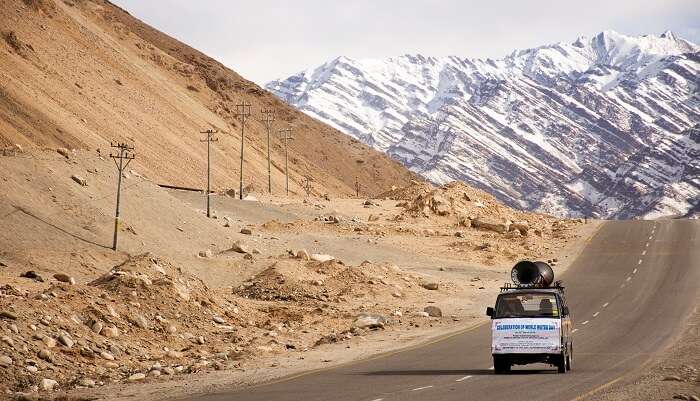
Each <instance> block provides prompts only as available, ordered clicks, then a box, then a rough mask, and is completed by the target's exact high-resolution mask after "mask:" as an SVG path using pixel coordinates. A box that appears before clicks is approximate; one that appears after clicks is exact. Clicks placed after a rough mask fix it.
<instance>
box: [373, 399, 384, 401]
mask: <svg viewBox="0 0 700 401" xmlns="http://www.w3.org/2000/svg"><path fill="white" fill-rule="evenodd" d="M383 399H384V398H375V399H373V400H372V401H382V400H383Z"/></svg>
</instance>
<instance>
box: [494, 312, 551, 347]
mask: <svg viewBox="0 0 700 401" xmlns="http://www.w3.org/2000/svg"><path fill="white" fill-rule="evenodd" d="M491 333H492V342H491V352H492V353H493V354H554V353H559V352H561V321H560V320H559V319H544V318H537V319H524V318H520V319H496V320H494V321H493V322H492V325H491Z"/></svg>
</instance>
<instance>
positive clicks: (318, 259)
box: [311, 253, 335, 262]
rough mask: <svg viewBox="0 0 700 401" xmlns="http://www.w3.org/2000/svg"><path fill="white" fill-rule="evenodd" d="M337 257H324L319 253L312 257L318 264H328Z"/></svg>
mask: <svg viewBox="0 0 700 401" xmlns="http://www.w3.org/2000/svg"><path fill="white" fill-rule="evenodd" d="M334 259H335V257H333V256H331V255H324V254H319V253H314V254H312V255H311V260H314V261H316V262H328V261H331V260H334Z"/></svg>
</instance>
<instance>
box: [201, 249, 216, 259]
mask: <svg viewBox="0 0 700 401" xmlns="http://www.w3.org/2000/svg"><path fill="white" fill-rule="evenodd" d="M212 256H213V253H212V252H211V249H207V250H204V251H199V257H200V258H211V257H212Z"/></svg>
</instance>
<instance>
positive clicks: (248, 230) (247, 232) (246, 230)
mask: <svg viewBox="0 0 700 401" xmlns="http://www.w3.org/2000/svg"><path fill="white" fill-rule="evenodd" d="M241 234H245V235H252V234H253V230H251V229H250V228H246V227H243V228H241Z"/></svg>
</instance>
